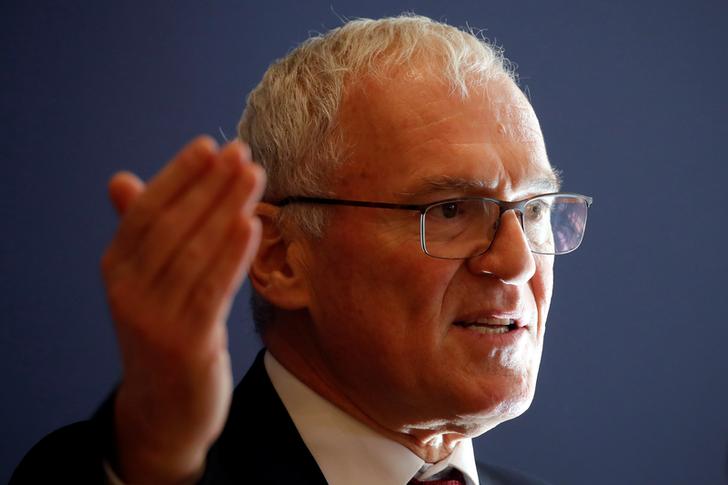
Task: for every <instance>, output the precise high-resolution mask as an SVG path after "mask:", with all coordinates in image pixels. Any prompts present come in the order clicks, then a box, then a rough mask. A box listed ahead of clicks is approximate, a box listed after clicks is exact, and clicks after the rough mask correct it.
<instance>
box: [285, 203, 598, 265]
mask: <svg viewBox="0 0 728 485" xmlns="http://www.w3.org/2000/svg"><path fill="white" fill-rule="evenodd" d="M288 204H324V205H344V206H352V207H374V208H379V209H399V210H409V211H417V212H419V213H420V245H421V246H422V250H423V251H424V252H425V254H427V255H428V256H432V257H434V258H441V259H468V258H472V257H474V256H479V255H481V254H483V253H485V252H486V251H487V250H488V248H489V247H490V245H491V243H492V242H493V240H494V239H495V235H496V232H497V231H498V225H499V224H500V220H501V216H502V215H503V213H505V212H507V211H509V210H512V211H515V212H516V214H517V215H518V219H519V221H520V223H521V228H522V229H523V232H524V234H525V236H526V240H527V241H528V245H529V247H530V249H531V251H532V252H533V253H536V254H552V255H558V254H566V253H570V252H572V251H574V250H576V248H578V247H579V245H580V244H581V241H582V239H583V238H584V230H585V229H586V219H587V210H588V208H589V207H590V206H591V204H592V198H591V197H587V196H585V195H579V194H568V193H553V194H543V195H537V196H536V197H531V198H528V199H523V200H518V201H513V202H507V201H502V200H498V199H490V198H486V197H466V198H462V199H449V200H443V201H439V202H434V203H432V204H424V205H417V204H390V203H387V202H366V201H359V200H342V199H327V198H320V197H287V198H285V199H283V200H281V201H279V202H277V203H276V204H275V205H277V206H280V207H282V206H285V205H288Z"/></svg>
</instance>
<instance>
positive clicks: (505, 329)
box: [466, 325, 509, 333]
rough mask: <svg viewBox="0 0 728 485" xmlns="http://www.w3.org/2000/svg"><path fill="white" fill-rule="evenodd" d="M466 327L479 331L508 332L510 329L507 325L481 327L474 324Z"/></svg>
mask: <svg viewBox="0 0 728 485" xmlns="http://www.w3.org/2000/svg"><path fill="white" fill-rule="evenodd" d="M466 328H467V329H468V330H473V331H475V332H478V333H508V331H509V328H508V326H507V325H500V326H498V327H479V326H477V325H472V326H469V327H466Z"/></svg>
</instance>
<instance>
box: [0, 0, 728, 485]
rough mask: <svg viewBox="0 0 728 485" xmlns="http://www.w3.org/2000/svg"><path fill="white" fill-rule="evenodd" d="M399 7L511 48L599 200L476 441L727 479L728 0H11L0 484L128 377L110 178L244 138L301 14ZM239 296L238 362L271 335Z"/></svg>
mask: <svg viewBox="0 0 728 485" xmlns="http://www.w3.org/2000/svg"><path fill="white" fill-rule="evenodd" d="M405 10H413V11H415V12H417V13H420V14H424V15H429V16H432V17H434V18H437V19H440V20H446V21H448V22H450V23H452V24H454V25H459V26H463V25H466V24H468V25H470V26H473V27H475V28H485V29H487V30H486V31H485V35H486V36H487V37H489V38H490V39H491V40H495V41H497V42H498V43H499V44H502V45H504V46H505V48H506V54H507V55H508V56H509V57H510V58H511V59H512V60H514V61H515V62H516V63H517V64H518V65H519V71H520V75H521V79H522V85H523V87H524V88H526V87H527V89H528V91H529V92H530V95H531V98H532V101H533V104H534V106H535V109H536V111H537V113H538V114H539V116H540V119H541V123H542V126H543V130H544V133H545V136H546V142H547V146H548V149H549V154H550V157H551V160H552V162H553V164H554V165H555V166H557V167H558V168H560V169H562V170H563V171H564V174H565V179H566V184H565V188H566V189H568V190H573V191H578V192H582V193H585V194H589V195H592V196H594V198H595V201H596V202H595V205H594V206H593V211H592V212H591V219H590V223H589V227H588V231H587V237H586V240H585V242H584V245H583V246H582V248H581V249H580V250H579V251H578V252H577V253H574V254H572V255H569V256H564V257H560V258H559V259H558V261H557V267H556V293H555V297H554V303H553V307H552V311H551V316H550V319H549V331H548V333H547V338H546V351H545V354H544V357H543V364H542V370H541V376H540V381H539V389H538V392H537V396H536V400H535V402H534V404H533V406H532V408H531V410H530V411H529V412H528V413H526V414H525V415H524V416H522V417H521V418H519V419H517V420H515V421H512V422H509V423H506V424H503V425H502V426H500V427H499V428H497V429H495V430H493V431H492V432H489V433H487V434H486V435H485V436H483V437H481V438H480V439H478V440H477V441H476V449H477V454H478V457H479V458H481V459H483V460H486V461H493V462H498V463H502V464H505V465H511V466H516V467H520V468H523V469H526V470H529V471H531V472H533V473H535V474H538V475H540V476H542V477H543V478H545V479H548V480H550V481H553V482H554V483H555V484H584V483H589V484H613V483H628V484H631V483H634V484H647V483H649V484H653V483H654V484H657V483H659V484H716V483H724V482H725V480H726V476H727V471H726V470H727V469H728V449H727V447H728V386H727V385H726V381H727V379H726V371H727V370H728V357H727V356H726V343H727V342H728V321H727V319H726V314H725V307H726V304H727V303H728V298H727V297H726V274H727V272H728V271H727V270H728V264H727V263H726V250H727V248H726V245H727V244H728V238H727V237H726V236H728V233H727V231H726V219H727V217H726V214H727V213H728V211H727V209H728V197H726V194H725V191H724V190H725V189H724V188H725V186H726V179H727V178H728V164H727V163H726V162H727V161H726V157H725V144H726V140H728V122H727V121H726V115H727V114H728V109H727V108H728V95H727V94H726V88H725V85H726V81H727V79H728V59H727V57H728V56H727V54H726V52H727V49H726V48H727V47H728V42H727V41H728V33H727V30H726V21H727V20H728V3H726V2H725V0H722V1H711V0H694V1H691V2H677V1H643V2H636V1H627V0H610V1H589V2H577V1H566V0H560V1H559V0H556V1H543V0H542V1H512V2H504V1H464V0H458V1H454V2H449V3H446V2H414V1H388V2H385V1H370V2H367V3H366V4H365V3H359V2H354V1H343V0H329V1H325V2H307V3H304V2H295V1H279V0H268V1H266V2H256V3H253V2H244V1H216V0H209V1H204V2H203V1H195V2H193V1H176V2H171V1H170V2H136V3H135V4H134V5H132V3H131V2H116V3H113V4H111V2H91V1H88V2H25V3H22V2H19V1H16V2H7V1H5V2H3V3H2V6H1V7H0V46H1V47H0V56H1V58H0V59H1V66H0V67H1V68H2V69H1V70H0V88H1V89H0V103H1V105H0V159H1V160H2V176H0V197H1V200H2V204H1V208H0V210H1V211H2V212H1V213H0V224H1V226H0V227H2V230H1V234H2V237H0V248H1V249H2V253H1V254H2V259H1V267H0V270H1V271H0V275H2V276H1V278H2V279H1V282H0V285H1V286H0V305H1V307H0V315H2V325H1V326H0V332H1V333H0V359H1V360H2V395H3V397H2V399H1V400H0V416H1V421H0V426H1V428H0V481H5V480H7V478H8V477H9V475H10V473H11V471H12V469H13V467H14V466H15V464H16V463H17V461H18V460H19V459H20V458H21V456H22V455H23V453H24V452H25V451H27V449H28V448H29V447H30V446H31V445H32V444H33V443H34V442H36V441H37V440H38V439H39V438H40V437H41V436H43V435H44V434H46V433H47V432H49V431H50V430H52V429H54V428H56V427H58V426H61V425H63V424H65V423H68V422H71V421H75V420H79V419H83V418H85V417H87V416H88V415H89V414H90V413H91V412H92V411H93V410H94V408H95V407H96V406H97V404H98V403H99V402H100V401H101V400H102V399H103V398H104V397H105V396H106V394H107V393H108V391H109V390H110V389H111V387H112V386H113V384H114V383H115V381H116V380H117V379H118V376H119V372H120V367H119V360H118V353H117V350H116V347H115V342H114V336H113V331H112V325H111V322H110V319H109V316H108V313H107V311H106V308H105V301H104V294H103V289H102V286H101V282H100V277H99V270H98V260H99V257H100V254H101V252H102V250H103V248H104V246H105V244H106V243H107V242H108V241H109V239H110V237H111V235H112V233H113V230H114V227H115V216H114V214H113V212H112V210H111V208H110V206H109V204H108V203H107V200H106V181H107V179H108V178H109V176H110V175H111V174H112V173H113V172H114V171H116V170H118V169H121V168H127V169H130V170H133V171H135V172H137V173H139V174H141V175H142V176H143V177H145V178H147V177H149V176H150V175H152V174H153V173H154V172H156V170H157V169H158V168H159V167H160V166H161V165H162V164H163V163H164V162H165V161H166V160H167V159H168V158H169V157H170V156H171V155H172V154H173V153H174V152H175V151H176V150H177V149H178V147H179V146H180V145H182V144H183V143H185V141H187V140H188V139H189V138H191V137H192V136H194V135H196V134H198V133H210V134H213V135H214V136H216V137H217V138H218V139H220V138H221V136H220V135H219V133H220V130H222V131H223V132H224V133H226V134H227V136H228V137H232V136H234V133H235V124H236V122H237V120H238V117H239V115H240V112H241V110H242V107H243V104H244V100H245V96H246V94H247V92H248V91H249V90H250V89H251V88H252V87H253V86H254V85H255V84H256V83H257V82H258V80H259V79H260V77H261V75H262V73H263V71H264V70H265V68H266V66H267V65H268V63H269V62H271V61H272V60H273V59H274V58H276V57H280V56H282V55H283V54H285V53H286V52H287V51H288V50H289V49H291V48H292V47H293V46H294V45H296V44H297V43H298V42H300V41H302V40H304V39H305V38H306V37H307V36H308V34H309V32H311V31H324V30H327V29H329V28H331V27H335V26H337V25H339V24H340V20H339V17H340V16H342V17H357V16H367V17H377V16H383V15H392V14H397V13H400V12H402V11H405ZM242 293H243V294H242V295H241V297H240V298H239V299H238V302H237V303H236V306H235V308H234V312H233V315H232V318H231V320H230V324H229V325H230V332H231V346H232V354H233V358H234V365H235V369H236V376H237V377H240V376H241V374H242V372H243V371H244V370H245V369H246V368H247V366H248V364H249V363H250V362H251V360H252V358H253V355H254V353H255V350H256V349H257V348H258V346H259V343H258V341H257V339H256V337H255V334H254V333H253V331H252V324H251V322H250V317H249V314H248V310H247V304H246V302H247V293H248V288H247V285H246V286H245V287H244V288H243V290H242Z"/></svg>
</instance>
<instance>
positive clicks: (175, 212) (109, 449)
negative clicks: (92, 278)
mask: <svg viewBox="0 0 728 485" xmlns="http://www.w3.org/2000/svg"><path fill="white" fill-rule="evenodd" d="M513 77H514V76H513V74H512V72H511V71H510V70H509V68H508V65H507V64H506V62H505V61H504V59H503V58H502V57H501V55H500V53H499V52H498V51H497V50H494V49H493V48H492V47H490V46H489V45H487V44H485V43H483V42H481V41H479V40H478V39H476V38H475V37H473V36H472V35H470V34H468V33H465V32H462V31H460V30H457V29H455V28H452V27H450V26H447V25H444V24H440V23H437V22H433V21H431V20H429V19H426V18H422V17H410V16H406V17H399V18H392V19H382V20H377V21H371V20H358V21H353V22H349V23H347V24H346V25H344V26H342V27H341V28H338V29H335V30H333V31H331V32H329V33H327V34H325V35H323V36H321V37H316V38H313V39H309V40H308V41H307V42H305V43H304V44H303V45H301V46H300V47H298V48H297V49H295V50H294V51H293V52H291V53H290V54H289V55H288V56H286V57H285V58H284V59H282V60H280V61H278V62H276V63H275V64H274V65H273V66H271V67H270V68H269V69H268V71H267V72H266V74H265V76H264V78H263V80H262V82H261V83H260V85H259V86H258V87H257V88H256V89H255V90H254V91H253V92H252V93H251V94H250V96H249V99H248V104H247V106H246V108H245V112H244V114H243V118H242V121H241V123H240V127H239V128H240V129H239V132H240V138H241V140H242V141H236V142H233V143H230V144H228V145H227V146H225V147H223V148H221V149H218V148H217V147H216V145H215V144H214V142H213V141H211V140H210V139H208V138H199V139H197V140H195V141H193V142H192V143H190V144H189V145H188V146H187V147H185V148H184V149H183V150H182V151H181V152H180V153H179V154H178V155H177V156H176V157H175V158H174V159H173V160H172V161H171V162H170V163H169V164H168V165H167V166H166V167H165V168H164V169H163V170H162V171H161V172H160V173H159V174H158V175H157V176H156V177H155V178H154V179H153V180H152V181H151V182H150V183H149V184H148V185H145V184H143V183H142V182H141V181H140V180H139V179H137V178H136V177H135V176H133V175H131V174H128V173H121V174H118V175H117V176H115V177H114V178H113V179H112V181H111V184H110V192H111V198H112V200H113V202H114V204H115V206H116V207H117V209H118V211H119V213H120V215H121V223H120V226H119V230H118V232H117V234H116V236H115V238H114V240H113V241H112V243H111V244H110V246H109V248H108V250H107V251H106V253H105V254H104V256H103V260H102V267H103V273H104V279H105V283H106V288H107V293H108V299H109V304H110V307H111V311H112V315H113V318H114V321H115V323H116V329H117V333H118V340H119V344H120V347H121V351H122V356H123V367H124V375H123V379H122V381H121V384H120V385H119V387H118V389H117V390H116V392H115V393H114V395H113V396H112V398H110V399H109V400H108V401H107V403H106V404H105V405H104V406H103V407H102V408H101V410H100V411H99V412H98V413H97V414H96V416H95V417H94V418H93V419H92V420H91V421H88V422H84V423H79V424H75V425H72V426H70V427H67V428H64V429H62V430H60V431H58V432H56V433H54V434H52V435H50V436H49V437H47V438H46V439H45V440H43V441H42V442H41V443H40V444H39V445H38V446H36V448H34V450H33V451H32V452H31V453H30V454H29V455H28V456H27V457H26V459H25V460H24V462H23V463H22V464H21V465H20V466H19V468H18V470H17V471H16V474H15V476H14V478H13V480H14V482H15V483H25V482H32V483H49V482H50V480H53V481H54V482H59V481H60V482H66V481H68V482H71V483H93V482H97V483H104V482H105V481H108V482H110V483H115V482H121V483H134V484H142V483H154V484H165V483H174V484H180V483H195V482H197V481H203V482H205V483H221V484H232V483H306V484H313V483H331V484H358V483H361V484H373V483H379V484H399V485H404V484H407V483H419V481H430V480H434V482H433V483H452V484H455V483H462V484H471V485H472V484H478V483H483V484H489V483H540V482H538V481H535V480H531V479H529V478H527V477H525V476H524V475H522V474H520V473H518V472H514V471H508V470H503V469H499V468H496V467H491V466H485V465H476V463H475V460H474V457H473V449H472V444H471V438H473V437H476V436H478V435H480V434H483V433H484V432H486V431H488V430H489V429H491V428H493V427H495V426H497V425H498V424H500V423H502V422H503V421H506V420H508V419H511V418H514V417H516V416H518V415H520V414H521V413H523V412H524V411H525V410H526V409H527V408H528V406H529V405H530V403H531V400H532V399H533V395H534V390H535V386H536V376H537V373H538V367H539V362H540V358H541V350H542V344H543V337H544V331H545V327H546V317H547V315H548V311H549V304H550V301H551V295H552V287H553V258H554V255H556V254H563V253H567V252H570V251H573V250H574V249H576V248H577V247H578V245H579V243H580V242H581V238H582V236H583V233H584V227H585V223H586V212H587V207H588V205H589V204H590V202H591V200H590V199H589V198H588V197H584V196H580V195H576V194H563V193H559V179H558V176H557V174H556V173H555V171H554V170H553V169H552V167H551V166H550V164H549V161H548V158H547V155H546V150H545V147H544V141H543V138H542V135H541V130H540V127H539V124H538V120H537V118H536V116H535V114H534V112H533V110H532V108H531V106H530V105H529V103H528V100H527V99H526V98H525V96H524V95H523V94H522V93H521V92H520V91H519V89H518V88H517V86H516V84H515V83H514V80H513ZM246 144H247V145H248V146H249V147H250V151H248V148H247V147H246ZM251 159H252V160H255V161H256V162H258V163H259V164H260V165H261V166H262V167H263V168H264V169H265V172H264V170H263V169H261V168H260V167H259V166H258V165H255V164H252V163H251ZM264 173H265V174H267V177H268V184H267V187H266V189H265V191H264V189H263V186H264ZM261 195H262V202H258V200H259V198H260V197H261ZM246 272H247V273H248V274H249V277H250V280H251V282H252V285H253V288H254V296H253V302H254V305H253V306H254V314H255V315H254V316H255V319H256V325H257V326H258V330H259V332H260V335H261V338H262V340H263V343H264V345H265V347H266V349H267V350H265V351H264V352H261V354H260V355H259V356H258V358H257V360H256V361H255V363H254V364H253V367H252V368H251V369H250V371H249V372H248V374H247V375H246V376H245V378H244V379H243V381H242V382H241V384H240V385H239V386H238V388H237V389H236V391H235V392H234V394H233V392H232V374H231V370H230V360H229V354H228V349H227V346H228V342H227V335H226V327H225V322H226V317H227V312H228V309H229V307H230V304H231V301H232V299H233V297H234V295H235V293H236V291H237V289H238V287H239V286H240V283H241V280H242V278H243V276H244V274H245V273H246Z"/></svg>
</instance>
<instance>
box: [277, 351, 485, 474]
mask: <svg viewBox="0 0 728 485" xmlns="http://www.w3.org/2000/svg"><path fill="white" fill-rule="evenodd" d="M264 363H265V369H266V371H267V372H268V376H269V377H270V380H271V382H272V383H273V387H274V388H275V390H276V392H277V393H278V395H279V396H280V398H281V401H282V402H283V405H284V406H285V407H286V409H287V410H288V414H289V415H290V416H291V419H292V420H293V423H294V424H295V425H296V428H297V429H298V432H299V434H300V435H301V438H303V442H304V443H305V444H306V446H307V447H308V449H309V451H310V452H311V454H312V455H313V457H314V459H315V460H316V463H317V464H318V466H319V468H320V469H321V472H322V473H323V474H324V477H325V478H326V481H327V482H328V483H329V484H330V485H358V484H362V485H369V484H372V483H377V484H380V485H406V483H407V482H409V480H410V479H411V478H412V477H414V476H416V475H418V478H419V479H420V480H426V479H427V478H430V477H432V476H434V475H436V474H437V473H439V472H440V471H442V470H444V469H445V468H447V467H448V466H453V467H455V468H457V469H458V470H460V471H461V472H462V473H463V475H464V476H465V479H466V481H467V484H468V485H479V482H478V472H477V468H476V466H475V455H474V454H473V444H472V441H471V440H470V439H463V440H462V441H460V442H459V443H458V444H457V446H456V447H455V449H454V450H453V452H452V453H451V454H450V456H448V457H447V458H446V459H444V460H442V461H440V462H438V463H435V464H432V465H428V464H426V463H425V462H424V460H422V459H421V458H419V457H418V456H417V455H415V454H414V453H412V452H411V451H410V450H409V449H408V448H406V447H405V446H404V445H401V444H399V443H397V442H395V441H392V440H390V439H389V438H385V437H384V436H382V435H380V434H378V433H377V432H376V431H374V430H372V429H371V428H369V427H368V426H366V425H365V424H363V423H361V422H360V421H358V420H356V419H354V418H352V417H351V416H349V415H348V414H346V413H345V412H344V411H342V410H341V409H339V408H338V407H336V406H334V405H333V404H331V403H330V402H329V401H327V400H326V399H324V398H322V397H321V396H319V395H318V394H316V393H315V392H314V391H312V390H311V389H309V388H308V387H307V386H306V385H305V384H303V383H302V382H301V381H299V380H298V379H297V378H296V377H295V376H294V375H293V374H291V373H290V372H289V371H288V370H287V369H286V368H284V367H283V366H282V365H281V364H280V363H279V362H278V361H277V360H276V359H275V357H273V355H271V353H270V352H267V351H266V353H265V357H264Z"/></svg>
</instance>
